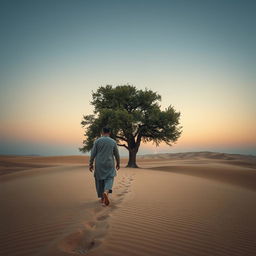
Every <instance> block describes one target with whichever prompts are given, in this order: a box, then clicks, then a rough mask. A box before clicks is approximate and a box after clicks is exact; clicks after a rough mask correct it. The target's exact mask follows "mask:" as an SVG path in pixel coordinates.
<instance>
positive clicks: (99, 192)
mask: <svg viewBox="0 0 256 256" xmlns="http://www.w3.org/2000/svg"><path fill="white" fill-rule="evenodd" d="M95 186H96V191H97V195H98V197H99V198H101V202H103V192H104V180H98V179H96V178H95Z"/></svg>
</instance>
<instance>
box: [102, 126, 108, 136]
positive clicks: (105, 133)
mask: <svg viewBox="0 0 256 256" xmlns="http://www.w3.org/2000/svg"><path fill="white" fill-rule="evenodd" d="M102 134H103V135H109V134H110V129H109V128H108V127H104V128H103V129H102Z"/></svg>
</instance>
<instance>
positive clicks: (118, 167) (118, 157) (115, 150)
mask: <svg viewBox="0 0 256 256" xmlns="http://www.w3.org/2000/svg"><path fill="white" fill-rule="evenodd" d="M113 152H114V156H115V159H116V169H117V170H118V169H120V155H119V151H118V147H117V144H116V143H115V146H114V151H113Z"/></svg>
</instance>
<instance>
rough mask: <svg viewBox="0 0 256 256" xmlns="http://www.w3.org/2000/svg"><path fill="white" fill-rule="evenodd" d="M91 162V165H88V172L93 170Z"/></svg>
mask: <svg viewBox="0 0 256 256" xmlns="http://www.w3.org/2000/svg"><path fill="white" fill-rule="evenodd" d="M93 169H94V168H93V164H91V165H89V170H90V172H93Z"/></svg>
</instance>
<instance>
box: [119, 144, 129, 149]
mask: <svg viewBox="0 0 256 256" xmlns="http://www.w3.org/2000/svg"><path fill="white" fill-rule="evenodd" d="M117 146H120V147H125V148H126V149H128V150H129V148H128V147H127V146H126V145H125V144H119V143H117Z"/></svg>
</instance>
